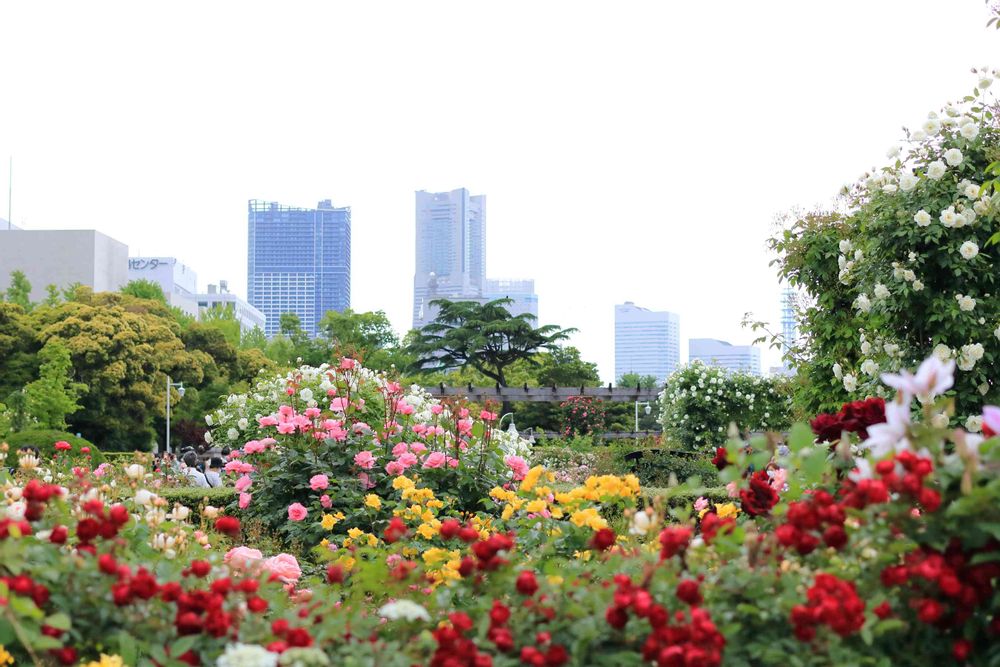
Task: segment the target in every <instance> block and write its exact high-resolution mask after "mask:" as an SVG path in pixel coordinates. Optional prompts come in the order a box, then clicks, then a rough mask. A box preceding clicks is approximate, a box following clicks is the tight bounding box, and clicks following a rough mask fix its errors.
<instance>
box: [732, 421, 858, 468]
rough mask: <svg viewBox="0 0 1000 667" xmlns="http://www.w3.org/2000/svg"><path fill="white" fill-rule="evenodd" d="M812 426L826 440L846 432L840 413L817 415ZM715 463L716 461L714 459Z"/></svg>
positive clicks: (833, 438)
mask: <svg viewBox="0 0 1000 667" xmlns="http://www.w3.org/2000/svg"><path fill="white" fill-rule="evenodd" d="M809 425H810V426H812V430H813V433H815V434H816V438H817V439H818V440H820V441H825V442H836V441H837V440H840V436H841V435H843V432H844V423H843V421H841V418H840V416H839V415H831V414H829V413H823V414H818V415H816V418H815V419H813V420H812V421H810V422H809ZM713 463H714V461H713Z"/></svg>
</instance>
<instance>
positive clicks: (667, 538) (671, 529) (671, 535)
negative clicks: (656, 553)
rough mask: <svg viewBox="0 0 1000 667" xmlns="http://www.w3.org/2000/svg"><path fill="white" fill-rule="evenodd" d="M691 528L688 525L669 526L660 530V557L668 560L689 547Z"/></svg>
mask: <svg viewBox="0 0 1000 667" xmlns="http://www.w3.org/2000/svg"><path fill="white" fill-rule="evenodd" d="M691 532H692V531H691V528H690V527H688V526H667V527H666V528H664V529H663V531H661V532H660V547H661V549H660V558H661V559H662V560H666V559H667V558H671V557H673V556H675V555H677V554H678V553H680V552H681V551H684V549H686V548H687V545H688V543H689V542H690V541H691Z"/></svg>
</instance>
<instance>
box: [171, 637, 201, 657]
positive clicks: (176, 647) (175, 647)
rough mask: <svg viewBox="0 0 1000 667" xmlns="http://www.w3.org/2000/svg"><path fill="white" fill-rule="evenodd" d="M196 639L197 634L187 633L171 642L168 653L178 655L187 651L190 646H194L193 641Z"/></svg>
mask: <svg viewBox="0 0 1000 667" xmlns="http://www.w3.org/2000/svg"><path fill="white" fill-rule="evenodd" d="M197 639H198V636H197V635H189V636H187V637H181V638H180V639H178V640H177V641H175V642H174V643H173V644H171V645H170V655H173V656H178V655H183V654H184V653H187V652H188V651H190V650H191V647H192V646H194V643H195V641H197Z"/></svg>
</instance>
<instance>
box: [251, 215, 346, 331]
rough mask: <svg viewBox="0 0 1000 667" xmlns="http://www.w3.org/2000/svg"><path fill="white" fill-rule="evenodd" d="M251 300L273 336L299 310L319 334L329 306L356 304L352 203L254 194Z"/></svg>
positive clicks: (303, 320)
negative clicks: (302, 203) (298, 204)
mask: <svg viewBox="0 0 1000 667" xmlns="http://www.w3.org/2000/svg"><path fill="white" fill-rule="evenodd" d="M247 226H248V247H247V300H248V301H249V302H250V304H251V305H252V306H254V307H255V308H256V309H257V310H259V311H260V312H261V313H263V314H264V317H265V319H266V327H265V329H264V331H265V333H266V334H267V335H268V336H273V335H274V334H276V333H277V332H278V327H279V322H280V319H281V315H282V314H283V313H295V314H296V315H298V317H299V321H300V323H301V325H302V328H303V329H304V330H305V331H306V332H308V333H309V334H310V335H312V336H315V335H316V333H317V326H318V325H319V322H320V320H321V319H322V318H323V315H325V314H326V312H327V311H330V310H337V311H343V310H345V309H346V308H350V306H351V209H350V207H335V206H333V204H332V203H331V202H330V200H329V199H327V200H325V201H321V202H320V203H319V204H318V205H317V207H316V208H314V209H309V208H294V207H291V206H282V205H280V204H278V203H276V202H265V201H260V200H257V199H251V200H250V202H249V204H248V210H247Z"/></svg>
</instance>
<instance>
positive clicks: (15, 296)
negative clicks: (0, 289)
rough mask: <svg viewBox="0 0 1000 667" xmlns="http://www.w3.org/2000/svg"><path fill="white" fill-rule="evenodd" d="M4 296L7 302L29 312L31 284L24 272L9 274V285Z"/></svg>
mask: <svg viewBox="0 0 1000 667" xmlns="http://www.w3.org/2000/svg"><path fill="white" fill-rule="evenodd" d="M4 295H5V297H6V299H7V301H8V302H10V303H14V304H17V305H18V306H21V308H24V309H25V310H31V283H30V282H29V281H28V277H27V276H25V275H24V271H17V270H15V271H11V272H10V285H8V286H7V291H6V292H4Z"/></svg>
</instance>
